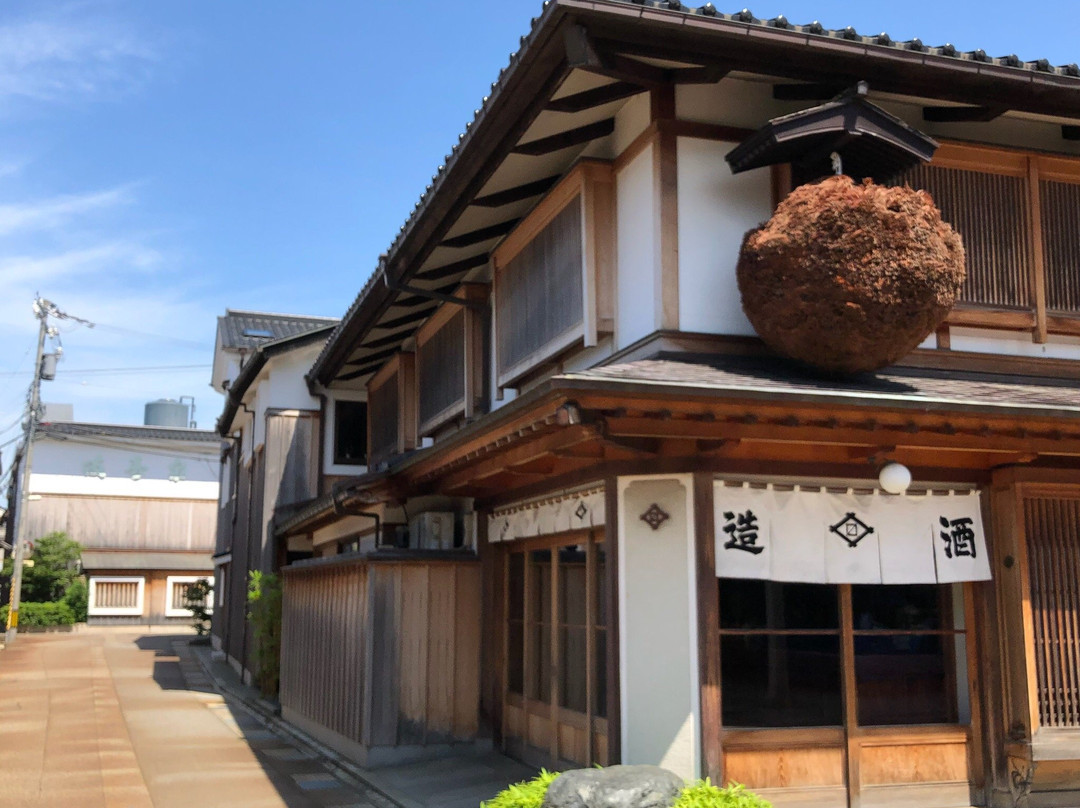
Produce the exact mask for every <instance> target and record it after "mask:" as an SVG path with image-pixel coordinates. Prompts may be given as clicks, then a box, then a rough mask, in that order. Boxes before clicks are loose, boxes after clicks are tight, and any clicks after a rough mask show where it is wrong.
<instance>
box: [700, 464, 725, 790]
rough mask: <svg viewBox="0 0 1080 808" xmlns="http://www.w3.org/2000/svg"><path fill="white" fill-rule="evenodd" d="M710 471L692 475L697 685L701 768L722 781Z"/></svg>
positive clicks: (717, 627)
mask: <svg viewBox="0 0 1080 808" xmlns="http://www.w3.org/2000/svg"><path fill="white" fill-rule="evenodd" d="M713 486H714V482H713V475H712V474H708V473H702V472H699V473H697V474H695V475H694V536H695V543H696V553H695V554H696V557H697V609H698V669H699V679H700V688H701V752H702V772H703V774H704V776H706V777H709V778H710V779H711V780H712V781H713V782H714V783H723V776H724V759H723V743H722V735H721V731H722V720H721V715H722V714H721V702H720V698H721V694H720V603H719V596H718V590H717V578H716V535H715V534H716V519H715V518H714V515H713V493H714V489H713Z"/></svg>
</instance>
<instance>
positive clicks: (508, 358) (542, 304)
mask: <svg viewBox="0 0 1080 808" xmlns="http://www.w3.org/2000/svg"><path fill="white" fill-rule="evenodd" d="M581 227H582V223H581V200H580V197H575V198H574V200H572V201H571V202H570V204H568V205H567V206H566V207H565V208H563V209H562V211H560V212H559V213H558V215H556V216H555V218H554V219H552V220H551V222H550V223H549V224H548V225H547V226H546V227H545V228H544V229H543V230H541V231H540V232H539V233H538V234H537V235H536V237H535V238H534V239H533V240H532V241H531V242H529V243H528V244H527V245H526V246H525V247H524V248H522V250H521V252H519V253H518V254H517V255H516V256H514V258H513V259H511V260H510V261H509V262H508V263H507V265H506V266H505V267H504V268H503V269H502V270H501V271H500V272H499V277H498V279H497V282H496V307H497V311H498V313H499V314H498V320H497V330H498V334H497V339H498V347H499V372H500V373H505V372H507V371H508V370H510V369H512V368H515V367H517V366H519V365H521V364H522V363H524V362H526V360H528V359H529V358H530V357H533V356H536V355H538V354H541V353H542V352H543V351H544V350H545V348H547V347H548V346H549V345H550V344H551V343H553V342H555V341H556V340H557V339H558V338H560V337H561V336H563V335H565V334H566V333H567V332H569V331H570V330H571V329H573V328H575V327H578V326H580V325H581V324H582V321H583V317H584V308H583V302H582V301H583V300H584V289H583V287H582V261H583V257H582V254H583V253H582V250H583V248H582V230H581Z"/></svg>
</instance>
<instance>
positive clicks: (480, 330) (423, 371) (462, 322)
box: [416, 284, 488, 435]
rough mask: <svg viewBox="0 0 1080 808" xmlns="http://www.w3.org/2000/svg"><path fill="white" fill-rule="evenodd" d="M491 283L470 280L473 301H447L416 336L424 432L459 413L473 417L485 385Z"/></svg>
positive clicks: (468, 294)
mask: <svg viewBox="0 0 1080 808" xmlns="http://www.w3.org/2000/svg"><path fill="white" fill-rule="evenodd" d="M487 294H488V292H487V287H486V286H483V285H481V284H466V285H465V286H463V287H462V288H461V289H460V290H459V291H458V293H457V295H456V296H457V297H461V298H463V299H464V300H466V301H468V304H467V305H457V304H454V303H446V304H444V305H443V306H441V307H440V308H439V310H438V311H436V312H435V314H434V315H432V317H431V319H430V320H428V321H427V322H426V323H424V326H423V327H422V328H421V329H420V330H419V331H418V332H417V335H416V376H417V379H416V392H417V414H418V418H419V421H420V424H419V434H420V435H429V434H431V433H432V432H433V431H435V430H436V429H438V428H439V427H441V426H443V425H444V424H446V423H447V422H448V421H451V420H453V419H454V418H457V417H459V416H464V417H466V418H469V417H472V415H473V414H474V413H475V412H476V411H477V408H478V407H479V406H480V405H481V403H482V399H483V390H484V319H485V318H484V313H483V310H481V309H479V308H478V307H479V306H482V305H484V302H485V301H486V300H487Z"/></svg>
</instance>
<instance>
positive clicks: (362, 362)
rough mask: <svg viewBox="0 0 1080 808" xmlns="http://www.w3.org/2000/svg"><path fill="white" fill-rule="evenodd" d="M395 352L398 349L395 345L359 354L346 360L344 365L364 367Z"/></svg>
mask: <svg viewBox="0 0 1080 808" xmlns="http://www.w3.org/2000/svg"><path fill="white" fill-rule="evenodd" d="M364 347H367V346H364ZM397 352H398V349H397V346H395V347H393V348H387V349H386V350H382V351H376V352H374V353H369V354H367V355H366V356H359V357H357V358H356V359H350V360H349V361H348V362H346V363H345V365H346V367H365V366H367V365H370V364H372V363H375V362H382V361H383V360H384V359H389V358H390V357H391V356H393V355H394V354H396V353H397Z"/></svg>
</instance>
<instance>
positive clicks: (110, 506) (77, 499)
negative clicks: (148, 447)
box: [26, 494, 218, 553]
mask: <svg viewBox="0 0 1080 808" xmlns="http://www.w3.org/2000/svg"><path fill="white" fill-rule="evenodd" d="M217 510H218V506H217V502H215V501H213V500H187V499H138V498H135V497H96V496H77V495H61V494H42V495H41V498H40V499H37V500H32V501H31V502H29V503H28V507H27V509H26V521H27V525H26V527H27V531H28V535H29V536H31V537H33V538H38V537H40V536H45V535H47V534H48V533H52V532H53V531H62V532H64V533H67V534H68V535H69V536H70V537H71V538H73V539H75V540H76V541H77V542H79V543H80V544H82V546H83V548H84V549H90V550H94V549H110V550H120V549H123V550H191V551H197V552H206V553H212V552H213V551H214V534H215V529H216V527H217Z"/></svg>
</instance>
